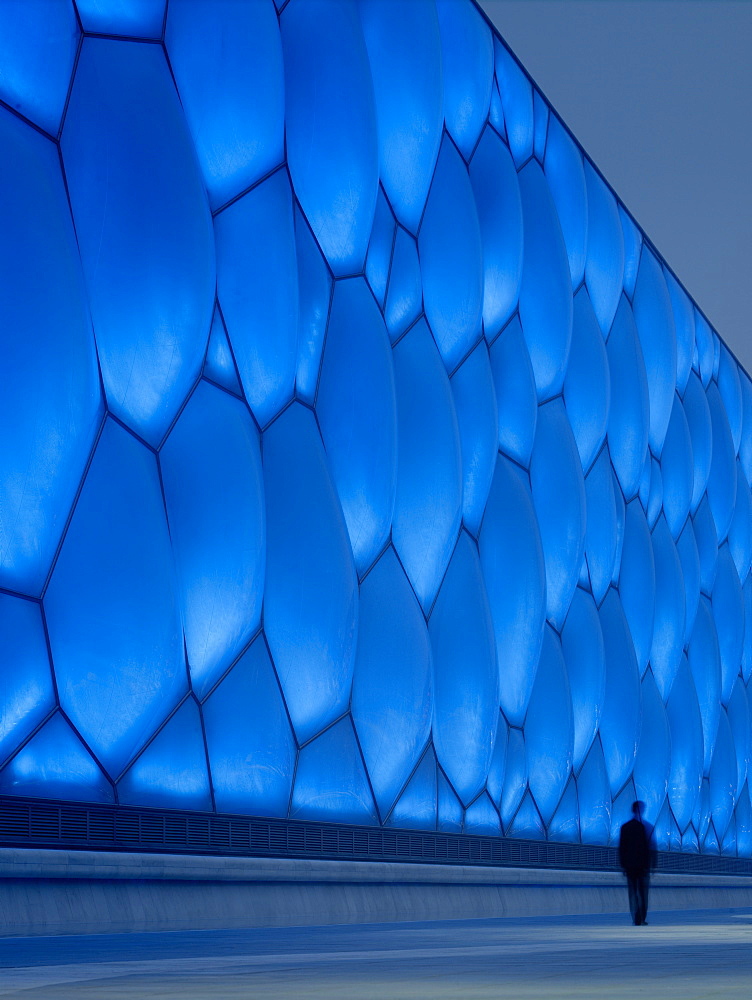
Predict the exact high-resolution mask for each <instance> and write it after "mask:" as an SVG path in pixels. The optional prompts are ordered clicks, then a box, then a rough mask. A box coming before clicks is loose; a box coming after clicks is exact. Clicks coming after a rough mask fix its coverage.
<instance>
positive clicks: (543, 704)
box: [525, 626, 574, 823]
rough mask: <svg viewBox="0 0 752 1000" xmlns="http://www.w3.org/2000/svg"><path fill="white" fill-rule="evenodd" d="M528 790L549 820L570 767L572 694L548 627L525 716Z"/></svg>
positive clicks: (545, 818) (560, 655) (572, 735)
mask: <svg viewBox="0 0 752 1000" xmlns="http://www.w3.org/2000/svg"><path fill="white" fill-rule="evenodd" d="M525 747H526V749H527V754H528V781H529V784H530V791H531V792H532V794H533V798H534V799H535V802H536V804H537V806H538V809H539V810H540V814H541V816H542V818H543V821H544V823H548V822H550V820H551V818H552V816H553V813H554V810H555V809H556V806H557V804H558V802H559V799H560V798H561V795H562V793H563V791H564V787H565V785H566V783H567V779H568V778H569V775H570V772H571V769H572V755H573V750H574V722H573V715H572V697H571V694H570V691H569V681H568V679H567V670H566V665H565V663H564V657H563V656H562V652H561V642H560V641H559V638H558V636H557V635H556V633H555V632H554V631H553V629H551V627H550V626H546V628H545V630H544V634H543V648H542V649H541V657H540V663H539V664H538V672H537V675H536V678H535V684H534V686H533V691H532V694H531V696H530V705H529V707H528V713H527V717H526V719H525Z"/></svg>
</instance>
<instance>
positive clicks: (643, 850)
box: [619, 819, 652, 873]
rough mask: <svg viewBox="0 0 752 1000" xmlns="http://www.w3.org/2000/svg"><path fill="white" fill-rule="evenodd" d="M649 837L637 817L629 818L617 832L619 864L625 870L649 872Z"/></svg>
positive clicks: (650, 860)
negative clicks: (619, 831)
mask: <svg viewBox="0 0 752 1000" xmlns="http://www.w3.org/2000/svg"><path fill="white" fill-rule="evenodd" d="M651 862H652V855H651V850H650V838H649V835H648V832H647V830H646V829H645V825H644V824H643V823H641V822H640V821H639V819H631V820H629V822H627V823H625V824H624V826H623V827H622V828H621V833H620V834H619V864H620V865H621V866H622V868H623V869H624V871H625V872H635V873H637V872H649V871H650V869H651V867H652V864H651Z"/></svg>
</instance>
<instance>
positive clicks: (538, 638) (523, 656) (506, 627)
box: [479, 455, 546, 726]
mask: <svg viewBox="0 0 752 1000" xmlns="http://www.w3.org/2000/svg"><path fill="white" fill-rule="evenodd" d="M479 548H480V558H481V565H482V567H483V573H484V576H485V580H486V588H487V592H488V600H489V603H490V606H491V616H492V619H493V627H494V635H495V637H496V652H497V657H498V662H499V698H500V703H501V707H502V709H503V711H504V714H505V715H506V717H507V719H508V720H509V722H511V723H512V724H513V725H517V726H521V725H522V722H523V720H524V718H525V713H526V711H527V706H528V702H529V700H530V692H531V691H532V687H533V682H534V681H535V673H536V670H537V668H538V658H539V656H540V649H541V643H542V641H543V623H544V621H545V617H546V567H545V562H544V558H543V547H542V545H541V540H540V530H539V528H538V522H537V519H536V516H535V510H534V508H533V501H532V497H531V494H530V485H529V483H528V480H527V476H526V475H525V474H524V473H523V472H522V471H521V470H520V469H519V467H518V466H516V465H514V464H513V463H512V462H510V461H508V460H507V459H505V458H504V456H503V455H500V456H499V457H498V459H497V461H496V471H495V473H494V478H493V482H492V484H491V493H490V495H489V498H488V506H487V508H486V515H485V517H484V519H483V526H482V528H481V534H480V544H479Z"/></svg>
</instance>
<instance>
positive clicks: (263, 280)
mask: <svg viewBox="0 0 752 1000" xmlns="http://www.w3.org/2000/svg"><path fill="white" fill-rule="evenodd" d="M0 99H2V102H3V106H2V107H0V144H1V146H2V151H3V153H2V156H1V157H0V175H1V176H2V183H1V184H0V257H1V260H2V267H1V268H0V274H1V275H2V289H3V290H2V294H1V295H0V337H2V342H3V353H2V358H3V362H2V365H1V366H0V428H2V441H3V447H2V450H1V451H0V461H1V462H2V468H0V794H2V795H5V796H25V797H43V798H52V799H64V800H79V801H86V802H105V803H121V804H128V805H140V806H156V807H160V808H178V809H185V810H209V811H211V810H215V811H217V812H220V813H240V814H248V815H258V816H268V817H291V818H298V819H317V820H329V821H334V822H340V823H357V824H383V825H386V826H391V827H402V828H408V829H420V830H441V831H457V832H459V831H464V832H469V833H483V834H489V833H490V834H501V833H504V834H506V835H509V836H512V837H515V836H517V837H527V838H546V837H547V838H548V839H550V840H554V841H569V842H582V843H585V844H607V843H609V841H610V840H612V839H613V837H614V831H618V828H619V826H620V824H621V823H622V822H623V820H624V819H625V818H626V817H627V815H628V813H629V808H630V805H631V803H632V801H633V799H635V798H641V799H643V800H644V801H645V803H646V813H647V817H648V819H650V820H651V821H652V822H654V823H656V832H657V838H658V843H659V845H660V846H661V847H662V848H663V849H666V850H668V849H670V850H684V851H694V852H696V851H698V850H699V851H703V852H707V853H716V854H718V853H720V852H722V853H724V854H731V855H733V854H738V855H740V856H743V857H749V856H752V806H751V804H750V794H749V785H748V771H750V770H752V769H750V755H751V754H752V733H751V727H750V710H751V708H752V705H751V704H750V697H751V693H750V692H749V691H748V684H749V682H750V676H751V675H752V576H751V575H750V562H751V559H752V494H751V493H750V483H752V383H750V379H749V376H748V375H747V374H746V373H745V372H744V371H743V370H742V369H741V368H740V367H739V365H738V364H737V362H736V360H735V359H734V357H733V356H732V354H731V353H730V352H729V351H728V349H727V348H726V347H725V345H724V344H723V343H722V342H721V341H720V339H719V337H718V335H717V334H716V333H715V331H713V330H712V329H711V328H710V326H709V325H708V323H707V321H706V320H705V318H704V317H703V316H702V314H701V313H700V312H699V311H698V309H697V308H696V307H695V305H694V304H693V302H692V301H691V299H690V298H689V297H688V296H687V294H686V292H685V291H684V289H683V288H682V287H681V286H680V284H679V283H678V281H677V280H676V278H675V277H674V275H673V274H672V273H671V272H670V271H669V270H668V268H667V267H666V266H665V264H664V263H663V261H662V260H661V259H660V258H659V257H658V256H657V254H656V253H655V251H654V250H653V248H652V247H651V246H650V244H649V243H648V242H647V241H646V239H645V238H644V236H643V234H642V232H641V231H640V230H639V228H638V227H637V226H636V225H635V223H634V221H633V220H632V218H631V217H630V215H629V214H628V212H627V211H626V209H625V208H624V206H623V205H622V204H621V203H620V202H619V201H618V199H617V198H616V197H615V195H614V193H613V192H612V191H611V189H610V188H609V187H608V186H607V184H606V183H605V182H604V180H603V178H602V177H601V175H600V174H599V173H598V171H597V170H596V169H595V167H594V166H593V165H592V164H591V163H590V161H589V160H588V159H587V158H586V157H583V153H582V151H581V149H580V148H579V147H578V146H577V144H576V143H575V141H574V140H573V139H572V137H571V135H570V134H569V132H568V131H567V129H566V128H565V127H564V126H563V125H562V123H561V122H560V120H559V119H558V118H557V117H556V114H555V113H554V112H553V111H552V110H551V109H550V108H549V106H548V104H547V103H546V101H545V99H544V98H543V97H542V96H541V94H540V93H539V92H538V91H537V89H536V88H535V86H534V85H533V84H532V83H531V81H530V80H529V78H528V77H527V76H526V75H525V73H524V72H523V71H522V70H521V69H520V67H519V65H518V63H517V62H516V61H515V59H514V57H513V56H511V55H510V53H509V52H508V50H507V49H506V48H505V46H504V44H503V43H502V42H501V41H500V40H499V38H498V37H494V35H493V33H492V30H491V29H490V28H489V26H488V24H487V23H486V21H485V20H484V18H483V16H482V15H481V14H480V13H479V11H478V10H477V9H476V7H475V6H474V5H473V3H472V2H470V0H467V2H458V0H420V2H418V0H415V2H409V3H399V4H397V3H385V2H382V0H360V2H356V0H289V2H285V3H282V2H281V0H278V2H277V4H276V6H275V4H274V3H273V2H272V0H256V2H253V3H237V2H235V0H169V5H168V6H167V5H166V0H112V2H110V0H76V3H75V5H74V4H73V2H72V0H71V2H70V3H69V2H67V0H65V2H64V0H33V2H27V3H5V4H2V5H0ZM750 779H751V780H752V774H751V775H750Z"/></svg>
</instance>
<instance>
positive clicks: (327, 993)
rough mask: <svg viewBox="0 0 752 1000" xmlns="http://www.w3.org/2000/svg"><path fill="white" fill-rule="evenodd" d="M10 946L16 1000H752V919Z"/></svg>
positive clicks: (373, 927)
mask: <svg viewBox="0 0 752 1000" xmlns="http://www.w3.org/2000/svg"><path fill="white" fill-rule="evenodd" d="M649 919H650V924H649V926H647V927H633V926H632V925H631V924H630V923H629V922H628V918H627V917H625V916H612V915H606V916H587V917H547V918H525V919H521V920H512V919H508V918H506V919H500V920H474V921H471V920H462V921H442V922H434V923H402V924H361V925H348V926H336V927H292V928H279V929H253V930H245V931H238V930H232V931H206V932H199V931H189V932H185V931H183V932H169V933H150V934H107V935H105V934H102V935H89V936H82V937H73V936H70V937H64V936H63V937H47V938H44V937H34V938H6V939H2V940H0V998H3V1000H21V998H23V1000H151V998H159V1000H171V998H173V997H174V998H178V997H180V998H181V1000H240V998H243V1000H247V998H252V1000H281V998H288V997H299V996H302V997H306V998H314V1000H318V998H321V1000H324V998H326V1000H340V998H342V1000H360V998H369V1000H370V998H373V1000H423V998H425V1000H429V998H430V1000H448V998H463V1000H465V998H469V1000H486V998H489V1000H490V998H494V1000H496V998H499V997H514V998H515V1000H533V998H536V1000H537V998H542V997H555V998H557V1000H559V998H563V1000H568V998H575V997H576V998H577V1000H583V998H591V997H592V998H598V1000H604V998H609V1000H627V998H628V1000H632V998H634V997H651V998H652V997H670V998H677V1000H679V998H681V1000H709V998H715V997H718V998H724V1000H736V998H742V997H743V998H744V1000H750V997H752V910H722V911H718V910H713V911H692V912H663V913H656V914H654V915H653V914H651V915H650V918H649Z"/></svg>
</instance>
